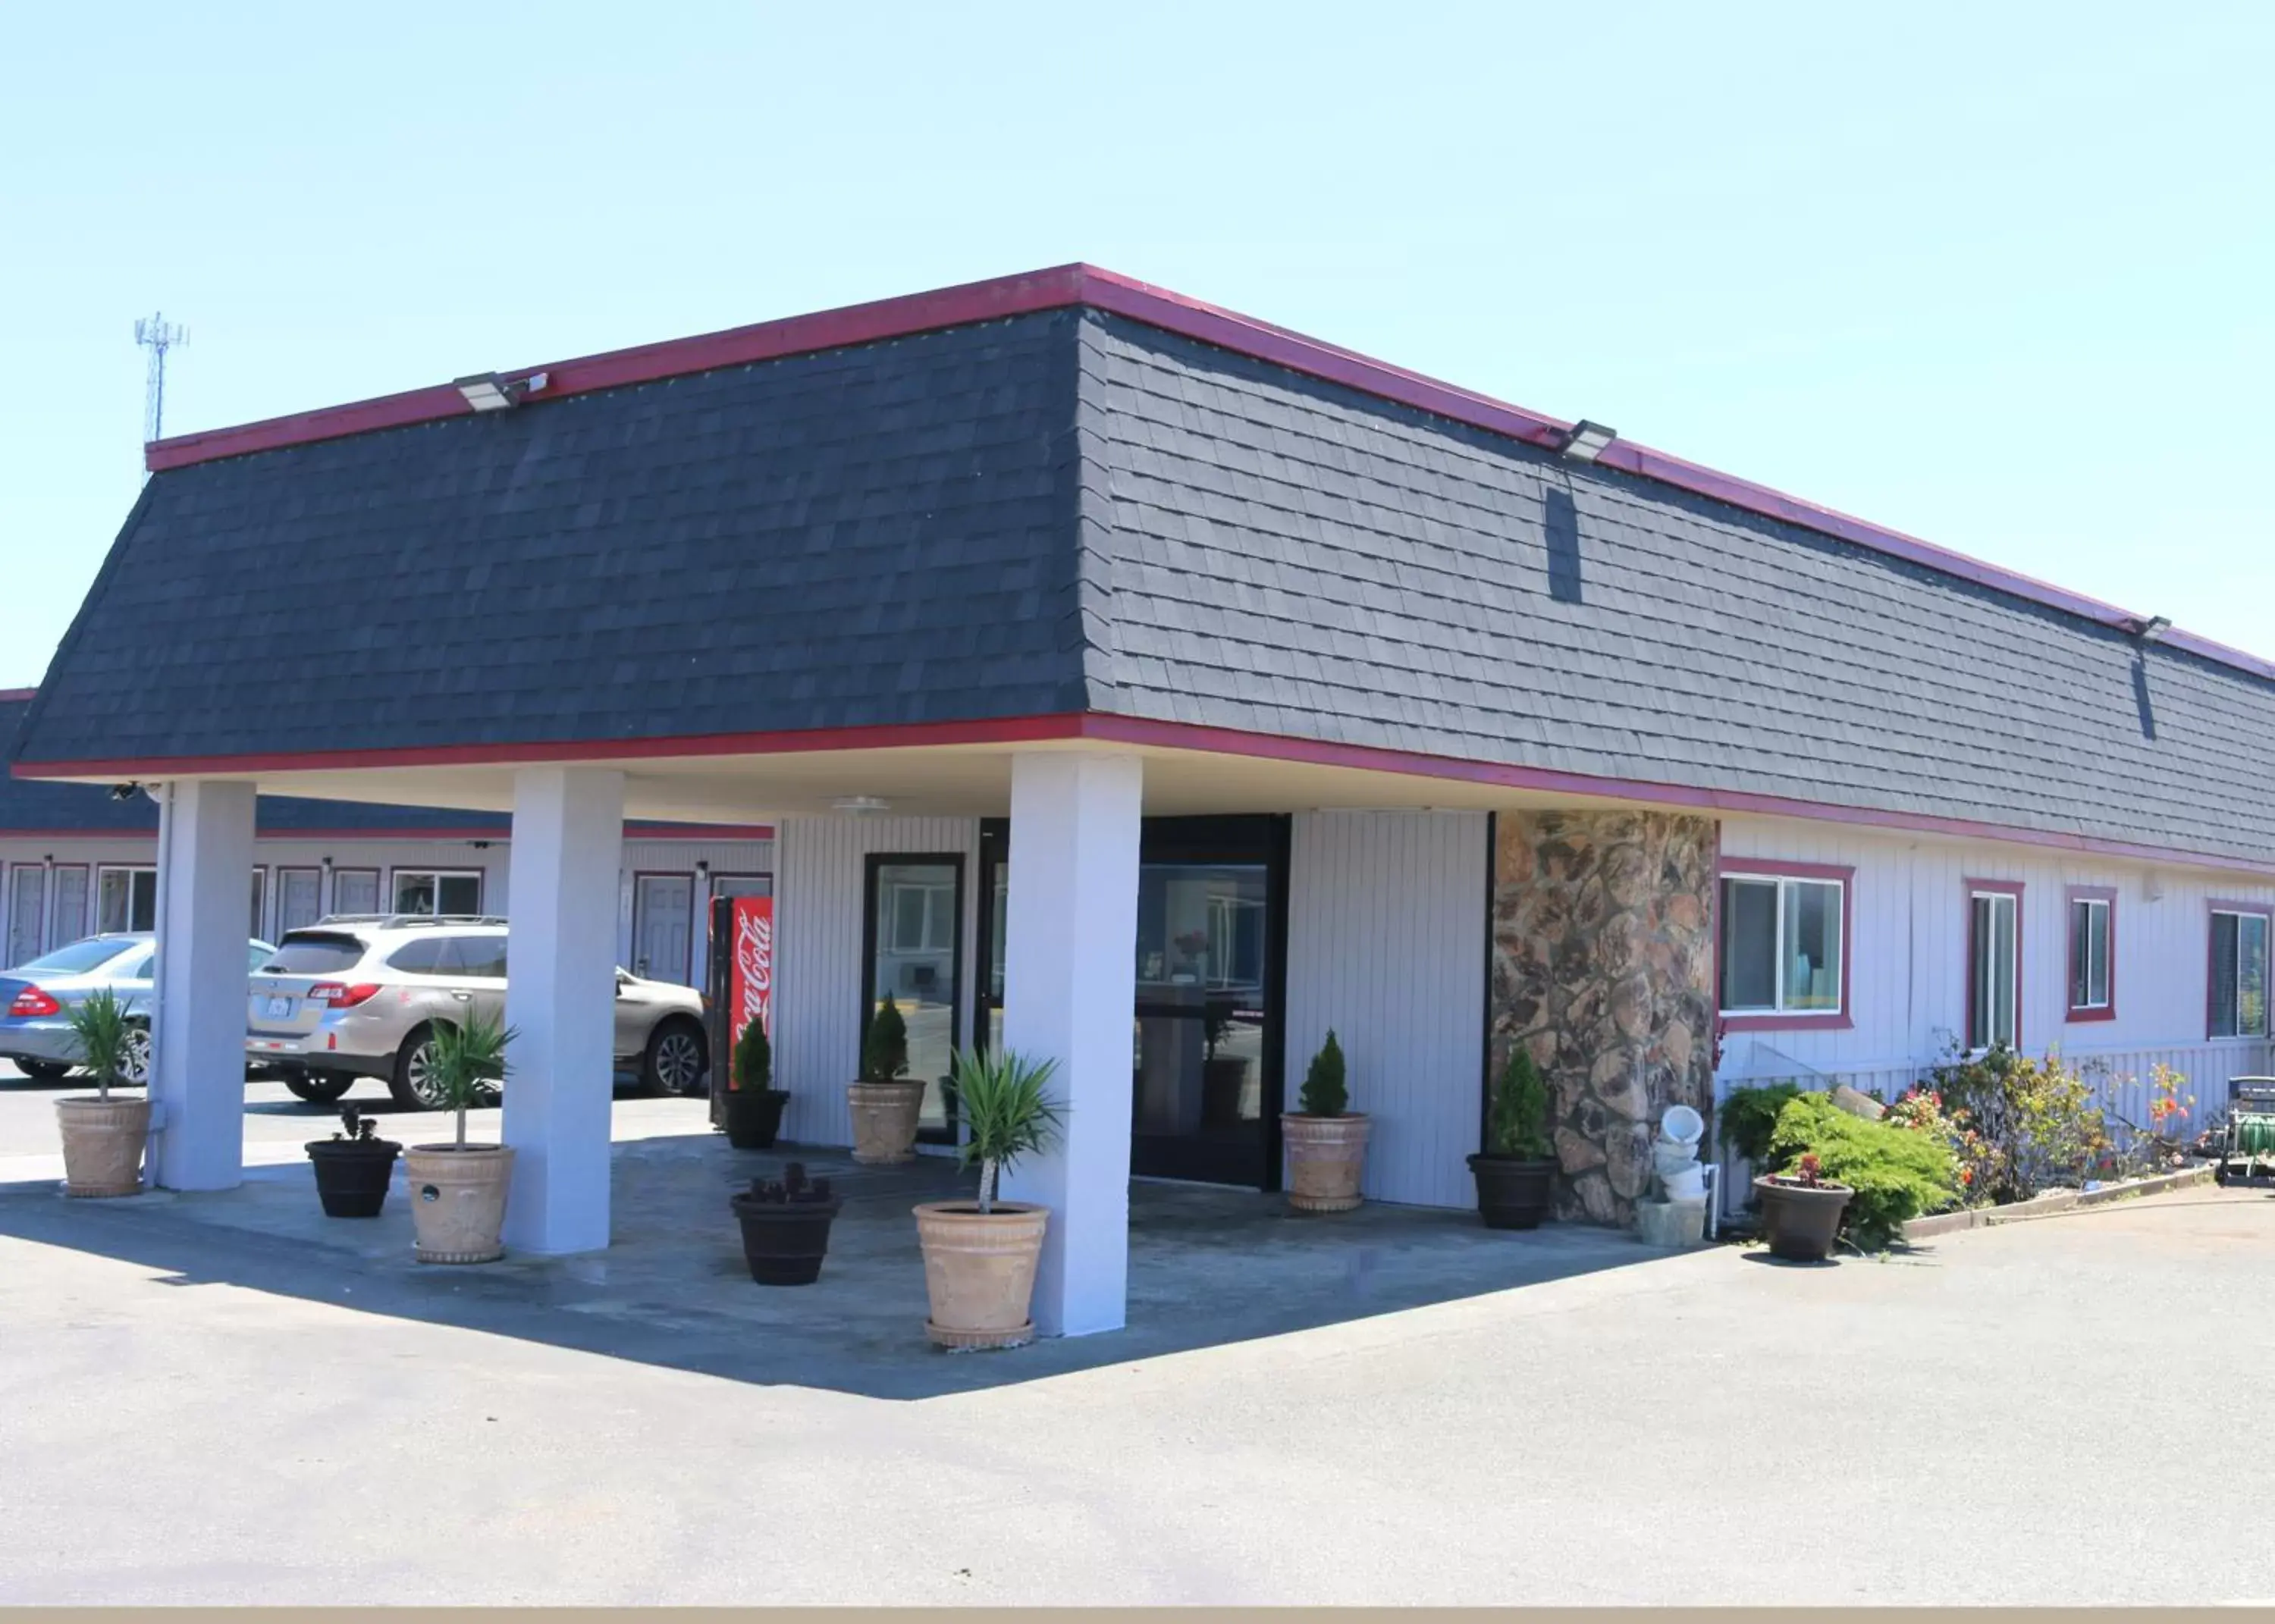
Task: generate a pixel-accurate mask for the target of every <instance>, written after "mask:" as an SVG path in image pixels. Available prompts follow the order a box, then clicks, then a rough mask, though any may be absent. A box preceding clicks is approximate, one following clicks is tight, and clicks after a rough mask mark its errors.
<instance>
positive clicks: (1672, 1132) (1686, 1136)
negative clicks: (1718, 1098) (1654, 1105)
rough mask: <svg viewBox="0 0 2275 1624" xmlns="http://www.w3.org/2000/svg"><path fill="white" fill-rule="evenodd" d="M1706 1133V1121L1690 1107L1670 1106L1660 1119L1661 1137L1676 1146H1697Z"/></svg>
mask: <svg viewBox="0 0 2275 1624" xmlns="http://www.w3.org/2000/svg"><path fill="white" fill-rule="evenodd" d="M1705 1132H1706V1119H1705V1118H1704V1117H1703V1116H1701V1115H1699V1114H1698V1113H1697V1112H1696V1111H1694V1110H1692V1109H1691V1108H1690V1107H1689V1106H1669V1107H1667V1114H1666V1115H1664V1116H1662V1117H1660V1118H1659V1138H1660V1139H1661V1140H1662V1141H1666V1142H1670V1143H1673V1144H1697V1143H1698V1141H1699V1139H1700V1138H1701V1137H1704V1134H1705Z"/></svg>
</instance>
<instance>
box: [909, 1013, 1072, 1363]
mask: <svg viewBox="0 0 2275 1624" xmlns="http://www.w3.org/2000/svg"><path fill="white" fill-rule="evenodd" d="M1057 1069H1058V1066H1057V1062H1056V1061H1032V1060H1029V1059H1027V1058H1026V1057H1025V1056H1024V1055H1022V1054H1017V1053H1015V1052H1011V1051H1008V1050H1006V1051H1001V1052H996V1053H990V1054H972V1053H971V1052H970V1051H969V1050H964V1051H960V1052H958V1054H956V1070H955V1073H954V1075H953V1076H950V1077H949V1091H950V1093H951V1094H952V1096H953V1097H954V1099H955V1100H956V1112H957V1114H958V1115H959V1116H960V1117H961V1118H962V1119H963V1122H964V1133H965V1138H964V1144H962V1145H961V1146H960V1147H958V1151H957V1154H958V1155H959V1156H960V1157H961V1158H962V1159H963V1161H964V1166H966V1167H970V1166H971V1164H972V1163H974V1162H977V1163H978V1164H979V1194H978V1196H977V1197H975V1198H974V1199H972V1200H970V1201H927V1202H926V1203H925V1204H924V1205H921V1206H919V1207H918V1208H917V1209H916V1215H917V1240H918V1243H919V1244H920V1245H922V1247H923V1248H924V1265H925V1293H926V1298H927V1300H928V1302H929V1303H930V1304H931V1308H932V1317H931V1318H929V1319H927V1320H926V1322H925V1334H926V1336H927V1337H929V1338H930V1339H931V1340H932V1341H933V1342H935V1343H937V1344H939V1345H940V1346H941V1347H942V1348H949V1350H951V1351H955V1352H962V1351H965V1350H968V1349H971V1348H1017V1347H1018V1346H1020V1345H1021V1344H1022V1343H1024V1342H1030V1341H1033V1340H1034V1335H1035V1322H1034V1318H1033V1317H1032V1303H1033V1301H1034V1295H1035V1265H1036V1262H1037V1260H1038V1259H1039V1258H1040V1257H1041V1256H1042V1250H1043V1234H1044V1231H1045V1230H1046V1229H1047V1228H1048V1227H1049V1225H1050V1220H1051V1210H1050V1208H1048V1207H1047V1206H1037V1205H1031V1204H1029V1203H1026V1202H1022V1201H998V1200H997V1199H995V1182H996V1179H997V1177H998V1175H1000V1174H1001V1173H1002V1171H1003V1170H1004V1169H1005V1168H1007V1167H1011V1166H1012V1165H1013V1164H1014V1163H1016V1162H1017V1161H1018V1160H1019V1159H1020V1158H1022V1157H1024V1156H1028V1155H1032V1154H1036V1153H1039V1152H1043V1151H1047V1150H1048V1149H1049V1148H1050V1147H1051V1145H1052V1144H1054V1142H1055V1141H1056V1139H1057V1137H1058V1130H1059V1107H1058V1105H1057V1103H1056V1102H1055V1101H1054V1100H1053V1099H1051V1097H1050V1095H1049V1093H1048V1092H1047V1090H1048V1088H1049V1085H1050V1080H1051V1075H1052V1073H1053V1072H1054V1071H1055V1070H1057Z"/></svg>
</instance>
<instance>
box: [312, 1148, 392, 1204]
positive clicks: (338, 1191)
mask: <svg viewBox="0 0 2275 1624" xmlns="http://www.w3.org/2000/svg"><path fill="white" fill-rule="evenodd" d="M402 1149H403V1147H402V1146H401V1145H399V1144H397V1143H396V1142H395V1141H394V1140H392V1139H312V1140H310V1141H309V1142H308V1159H309V1160H310V1161H311V1162H313V1163H314V1164H315V1168H316V1198H317V1199H318V1200H319V1201H321V1202H322V1203H323V1204H324V1216H325V1217H327V1218H377V1217H378V1216H379V1210H380V1208H381V1207H382V1206H384V1205H386V1204H387V1186H388V1182H389V1180H390V1179H392V1178H393V1177H394V1176H395V1158H396V1155H397V1152H400V1151H401V1150H402Z"/></svg>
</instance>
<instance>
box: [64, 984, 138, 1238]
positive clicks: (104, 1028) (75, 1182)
mask: <svg viewBox="0 0 2275 1624" xmlns="http://www.w3.org/2000/svg"><path fill="white" fill-rule="evenodd" d="M131 1012H132V1001H127V1002H121V1001H119V999H118V996H117V994H116V993H113V992H112V991H111V990H110V988H109V987H107V986H106V987H98V988H96V989H95V991H94V994H93V996H91V997H88V998H86V999H82V1000H81V1001H79V1002H78V1003H75V1004H72V1005H70V1006H68V1007H67V1008H65V1011H64V1019H65V1020H67V1021H69V1022H70V1023H71V1046H72V1059H73V1060H75V1061H78V1062H79V1064H80V1065H81V1066H82V1067H84V1068H86V1069H87V1070H88V1071H89V1072H91V1073H93V1074H94V1088H95V1091H94V1094H93V1095H92V1096H87V1095H80V1096H79V1097H77V1098H74V1099H58V1100H57V1101H56V1124H57V1128H58V1129H59V1130H60V1131H61V1132H62V1134H63V1140H64V1194H65V1195H67V1196H135V1195H140V1194H141V1192H142V1151H143V1147H144V1146H145V1145H146V1144H148V1143H149V1139H150V1100H149V1097H148V1096H147V1095H140V1096H131V1097H130V1096H121V1097H119V1098H117V1099H113V1098H112V1097H111V1092H110V1091H111V1090H112V1089H114V1088H120V1087H124V1086H125V1084H126V1080H127V1077H128V1076H129V1075H130V1073H131V1071H132V1061H133V1050H134V1046H135V1045H136V1044H137V1043H138V1042H140V1041H141V1040H142V1031H141V1029H140V1027H138V1026H137V1025H135V1023H134V1022H133V1021H132V1018H130V1017H131ZM145 1069H146V1071H147V1061H146V1062H145Z"/></svg>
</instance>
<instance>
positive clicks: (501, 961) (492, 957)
mask: <svg viewBox="0 0 2275 1624" xmlns="http://www.w3.org/2000/svg"><path fill="white" fill-rule="evenodd" d="M442 967H443V969H444V970H445V971H448V972H449V973H450V974H451V975H455V976H494V977H495V978H498V979H499V980H501V981H503V979H505V938H504V937H503V935H497V936H453V937H451V938H450V939H449V941H448V942H447V943H446V945H445V949H444V953H443V958H442Z"/></svg>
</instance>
